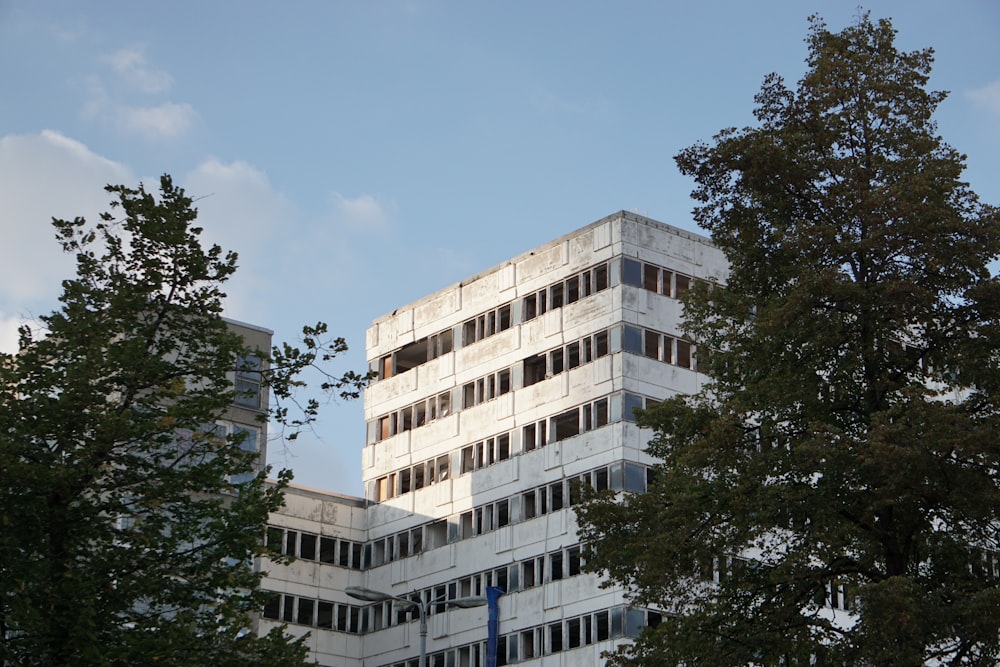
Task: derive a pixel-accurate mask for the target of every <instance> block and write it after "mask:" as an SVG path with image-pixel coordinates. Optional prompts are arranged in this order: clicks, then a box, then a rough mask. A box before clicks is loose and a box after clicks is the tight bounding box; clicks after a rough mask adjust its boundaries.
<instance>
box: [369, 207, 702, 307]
mask: <svg viewBox="0 0 1000 667" xmlns="http://www.w3.org/2000/svg"><path fill="white" fill-rule="evenodd" d="M616 219H623V220H629V221H631V222H636V223H639V224H643V225H647V226H651V227H657V228H659V229H661V230H663V231H666V232H669V233H671V234H675V235H677V236H680V237H682V238H686V239H688V240H691V241H695V242H697V243H704V244H707V245H709V246H713V247H714V244H713V243H712V240H711V239H710V238H709V237H708V236H705V235H703V234H697V233H695V232H690V231H688V230H686V229H681V228H680V227H675V226H674V225H671V224H668V223H666V222H660V221H659V220H655V219H653V218H650V217H648V216H645V215H641V214H639V213H635V212H633V211H626V210H624V209H622V210H619V211H615V212H614V213H612V214H610V215H606V216H604V217H603V218H601V219H599V220H595V221H594V222H592V223H590V224H589V225H585V226H583V227H579V228H577V229H574V230H573V231H571V232H567V233H566V234H563V235H562V236H559V237H557V238H554V239H552V240H551V241H548V242H546V243H543V244H542V245H539V246H535V247H534V248H531V249H530V250H526V251H524V252H522V253H520V254H519V255H516V256H514V257H511V258H510V259H507V260H504V261H503V262H500V263H499V264H497V265H495V266H492V267H490V268H488V269H484V270H483V271H480V272H479V273H476V274H474V275H471V276H469V277H467V278H464V279H462V280H460V281H459V282H457V283H452V284H450V285H445V286H444V287H442V288H440V289H437V290H435V291H433V292H431V293H430V294H427V295H425V296H423V297H421V298H419V299H416V300H414V301H409V302H407V303H405V304H401V305H400V306H399V308H396V309H395V310H393V311H392V312H389V313H384V314H382V315H380V316H378V317H376V318H375V319H373V320H372V323H371V324H372V325H375V324H378V323H379V322H382V321H386V320H389V319H391V318H392V317H394V316H395V315H396V314H397V313H398V312H399V310H400V308H404V307H410V306H417V305H420V304H422V303H425V302H428V301H431V300H433V299H434V298H436V297H437V296H439V295H440V294H441V293H443V292H446V291H448V290H450V289H454V288H456V287H464V286H466V285H468V284H469V283H472V282H474V281H476V280H479V279H480V278H482V277H484V276H488V275H489V274H491V273H495V272H496V271H499V270H500V269H502V268H503V267H505V266H508V265H510V264H516V263H518V262H520V261H522V260H524V259H526V258H528V257H531V256H532V255H534V254H535V253H538V252H544V251H545V250H547V249H549V248H551V247H553V246H555V245H558V244H560V243H564V242H565V241H567V240H568V239H571V238H573V237H574V236H577V235H579V234H583V233H586V232H587V231H590V230H592V229H596V228H597V227H600V226H601V225H603V224H606V223H608V222H611V221H613V220H616Z"/></svg>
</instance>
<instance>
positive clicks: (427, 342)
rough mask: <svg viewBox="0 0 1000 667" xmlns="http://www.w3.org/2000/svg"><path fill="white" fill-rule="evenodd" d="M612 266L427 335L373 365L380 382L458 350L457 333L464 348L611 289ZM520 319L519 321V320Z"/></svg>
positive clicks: (595, 268)
mask: <svg viewBox="0 0 1000 667" xmlns="http://www.w3.org/2000/svg"><path fill="white" fill-rule="evenodd" d="M610 284H611V283H610V280H609V272H608V263H607V262H604V263H602V264H598V265H597V266H593V267H591V268H589V269H587V270H585V271H581V272H580V273H577V274H574V275H573V276H570V277H569V278H566V279H564V280H560V281H559V282H557V283H554V284H552V285H549V286H547V287H545V288H543V289H540V290H537V291H535V292H532V293H531V294H528V295H526V296H524V297H522V298H520V299H517V300H515V301H512V302H509V303H505V304H503V305H501V306H498V307H496V308H493V309H491V310H489V311H487V312H485V313H480V314H478V315H476V316H475V317H472V318H469V319H467V320H465V321H464V322H463V323H462V324H461V325H460V326H459V327H458V328H457V329H446V330H444V331H441V332H438V333H436V334H434V335H432V336H426V337H425V338H421V339H420V340H418V341H414V342H413V343H409V344H407V345H404V346H403V347H401V348H399V349H398V350H396V351H394V352H392V353H391V354H387V355H384V356H382V357H381V358H379V359H378V361H377V363H373V368H372V370H375V371H377V373H378V379H379V380H385V379H387V378H390V377H393V376H394V375H399V374H400V373H405V372H406V371H408V370H411V369H413V368H416V367H417V366H420V365H421V364H425V363H427V362H428V361H431V360H433V359H437V358H438V357H440V356H441V355H444V354H447V353H449V352H451V351H453V350H454V349H455V338H456V331H457V332H458V334H457V335H458V337H459V340H460V341H461V347H467V346H469V345H472V344H473V343H477V342H479V341H481V340H484V339H486V338H489V337H490V336H493V335H496V334H498V333H500V332H502V331H506V330H507V329H510V328H511V327H512V326H514V325H515V324H518V323H521V322H527V321H528V320H532V319H534V318H536V317H538V316H539V315H542V314H543V313H546V312H548V311H550V310H554V309H556V308H562V307H563V306H564V305H569V304H571V303H575V302H577V301H579V300H580V299H583V298H586V297H588V296H590V295H591V294H596V293H597V292H601V291H603V290H606V289H607V288H608V287H610ZM518 316H519V319H518Z"/></svg>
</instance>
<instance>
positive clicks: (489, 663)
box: [486, 586, 503, 667]
mask: <svg viewBox="0 0 1000 667" xmlns="http://www.w3.org/2000/svg"><path fill="white" fill-rule="evenodd" d="M501 595H503V589H502V588H500V587H499V586H490V587H488V588H487V589H486V603H487V604H488V605H489V611H490V620H489V623H487V625H486V630H487V635H486V667H497V637H499V636H500V604H499V602H498V601H499V600H500V596H501Z"/></svg>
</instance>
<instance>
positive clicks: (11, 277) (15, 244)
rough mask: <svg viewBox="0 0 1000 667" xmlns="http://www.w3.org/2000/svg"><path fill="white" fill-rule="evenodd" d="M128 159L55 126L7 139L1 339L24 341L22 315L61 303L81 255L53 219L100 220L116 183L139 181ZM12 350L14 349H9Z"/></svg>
mask: <svg viewBox="0 0 1000 667" xmlns="http://www.w3.org/2000/svg"><path fill="white" fill-rule="evenodd" d="M135 180H136V179H135V177H134V176H133V175H132V173H131V171H130V170H129V169H128V168H127V167H125V166H124V165H122V164H120V163H118V162H115V161H113V160H109V159H107V158H105V157H103V156H101V155H98V154H96V153H94V152H92V151H91V150H90V149H88V148H87V147H86V146H85V145H83V144H81V143H80V142H79V141H76V140H74V139H71V138H69V137H67V136H65V135H62V134H60V133H58V132H55V131H52V130H46V131H44V132H42V133H40V134H36V135H7V136H4V137H0V233H2V234H3V238H4V239H7V241H6V242H5V243H2V244H0V345H3V346H6V345H8V344H9V343H10V342H11V341H12V340H16V337H14V338H12V337H13V336H16V334H14V333H13V332H15V331H16V328H17V324H18V323H19V322H20V319H19V318H20V317H21V316H25V317H31V316H32V315H34V314H38V313H44V312H48V311H50V310H52V309H53V308H54V307H55V305H56V304H55V298H56V296H58V294H59V291H60V285H61V281H62V280H63V279H64V278H67V277H70V276H72V275H73V269H74V266H73V258H71V257H69V256H68V255H65V254H64V253H63V252H62V249H61V248H60V247H59V244H58V243H57V242H56V240H55V238H54V235H53V229H52V224H51V222H52V218H53V217H56V218H65V219H73V218H75V217H76V216H83V217H86V218H87V219H88V220H90V221H96V220H97V217H98V215H99V214H100V213H101V212H102V211H105V210H107V209H108V203H109V201H110V200H111V197H110V196H109V195H108V193H107V192H105V191H104V186H105V185H107V184H108V183H126V184H129V183H134V182H135ZM5 349H6V348H5Z"/></svg>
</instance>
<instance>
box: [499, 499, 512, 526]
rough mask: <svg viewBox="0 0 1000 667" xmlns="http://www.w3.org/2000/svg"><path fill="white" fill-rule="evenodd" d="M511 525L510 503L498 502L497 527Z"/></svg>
mask: <svg viewBox="0 0 1000 667" xmlns="http://www.w3.org/2000/svg"><path fill="white" fill-rule="evenodd" d="M509 523H510V501H509V500H501V501H499V502H497V527H498V528H499V527H501V526H506V525H507V524H509Z"/></svg>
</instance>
